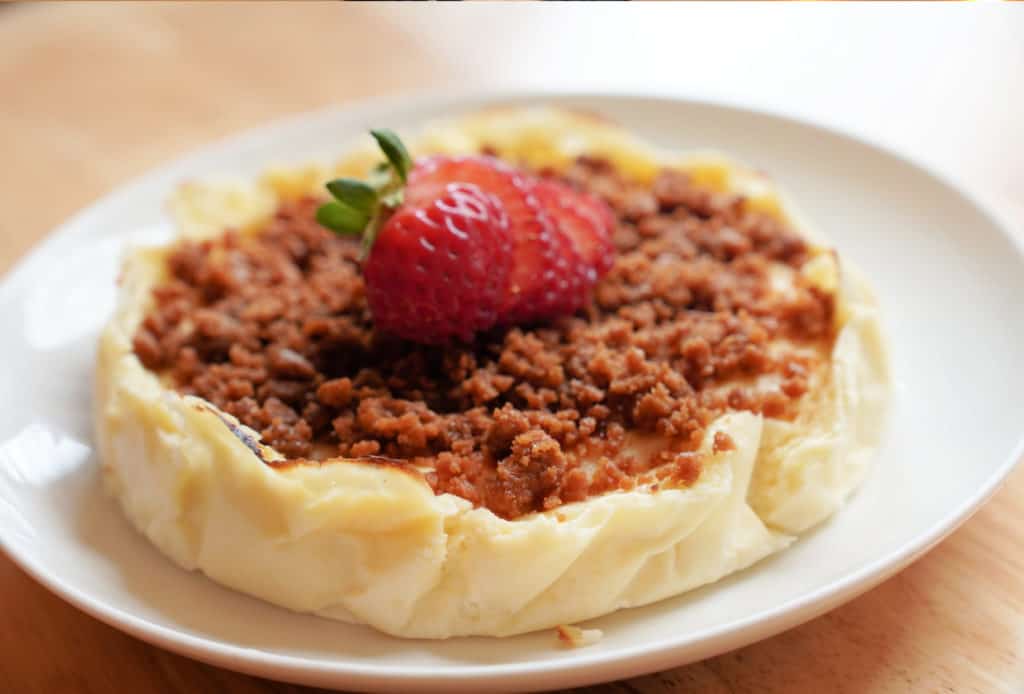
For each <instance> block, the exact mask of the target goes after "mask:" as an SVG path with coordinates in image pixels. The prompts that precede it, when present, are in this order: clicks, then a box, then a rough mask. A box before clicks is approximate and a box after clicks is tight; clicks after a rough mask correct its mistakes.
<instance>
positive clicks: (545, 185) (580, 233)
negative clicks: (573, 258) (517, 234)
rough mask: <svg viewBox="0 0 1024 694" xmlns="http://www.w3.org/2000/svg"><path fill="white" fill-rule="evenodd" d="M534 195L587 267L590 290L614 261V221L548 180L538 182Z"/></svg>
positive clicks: (586, 198) (604, 209) (595, 202)
mask: <svg viewBox="0 0 1024 694" xmlns="http://www.w3.org/2000/svg"><path fill="white" fill-rule="evenodd" d="M534 194H535V195H536V196H537V199H538V200H540V203H541V206H542V207H543V208H544V211H545V212H547V213H548V215H549V216H550V217H551V218H552V219H554V220H555V224H557V226H558V228H559V230H560V231H561V232H562V233H563V234H565V235H567V236H568V237H569V238H570V239H572V241H573V243H575V245H576V251H577V252H578V253H579V254H580V257H581V258H582V260H583V262H584V263H586V264H587V265H588V266H589V269H590V273H589V275H588V280H589V284H590V285H591V286H592V285H593V283H594V282H596V281H597V278H598V277H600V276H601V275H603V274H604V273H606V272H608V270H610V269H611V267H612V263H613V262H614V261H615V247H614V246H613V245H612V226H613V225H614V223H615V217H614V215H613V214H612V211H611V209H609V207H608V205H607V204H605V203H604V202H603V201H602V200H599V199H597V198H595V197H593V196H592V195H589V194H587V193H584V192H581V191H577V190H574V189H573V188H570V187H569V186H567V185H565V184H563V183H559V182H557V181H552V180H550V179H543V180H540V181H538V182H537V184H536V186H535V187H534Z"/></svg>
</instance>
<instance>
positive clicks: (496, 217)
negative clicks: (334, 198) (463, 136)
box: [363, 183, 512, 343]
mask: <svg viewBox="0 0 1024 694" xmlns="http://www.w3.org/2000/svg"><path fill="white" fill-rule="evenodd" d="M511 256H512V244H511V241H510V236H509V228H508V221H507V218H506V217H505V214H504V212H503V211H502V210H501V208H500V207H499V206H498V205H497V204H496V202H495V201H494V199H493V198H491V197H490V196H489V195H487V194H486V193H484V192H483V191H482V190H480V188H478V187H477V186H475V185H472V184H469V183H450V184H448V186H447V187H446V188H445V189H444V191H443V192H442V193H441V194H440V195H439V196H438V197H436V198H434V199H433V200H431V201H429V202H428V203H426V204H424V205H422V206H411V205H403V206H401V207H399V208H398V209H397V210H396V211H395V212H394V214H392V215H391V217H390V218H389V219H388V220H387V222H385V223H384V225H383V227H382V228H381V230H380V232H379V233H378V234H377V239H376V241H375V242H374V244H373V250H372V252H371V253H370V255H369V257H368V258H367V259H366V262H365V263H364V265H363V276H364V278H365V280H366V298H367V301H368V302H369V304H370V310H371V311H372V312H373V320H374V323H375V324H376V326H377V327H378V328H379V329H381V330H383V331H386V332H390V333H393V334H395V335H398V336H399V337H404V338H406V339H408V340H415V341H417V342H426V343H441V342H446V341H448V340H449V339H451V338H453V337H458V338H461V339H463V340H467V341H468V340H470V339H471V338H472V337H473V334H474V333H476V332H477V331H480V330H486V329H487V328H490V327H491V326H493V325H494V324H495V323H496V322H497V320H498V311H499V310H500V309H501V307H502V303H503V301H504V299H505V294H506V287H507V285H508V275H509V268H510V266H511Z"/></svg>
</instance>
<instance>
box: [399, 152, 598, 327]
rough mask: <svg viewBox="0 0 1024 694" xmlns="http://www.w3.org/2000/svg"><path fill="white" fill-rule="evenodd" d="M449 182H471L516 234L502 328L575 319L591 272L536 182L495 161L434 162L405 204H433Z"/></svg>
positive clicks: (416, 179) (419, 174) (418, 176)
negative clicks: (501, 211) (558, 225)
mask: <svg viewBox="0 0 1024 694" xmlns="http://www.w3.org/2000/svg"><path fill="white" fill-rule="evenodd" d="M449 181H471V182H473V183H475V184H477V185H478V186H480V187H481V188H483V189H484V190H486V191H487V192H488V193H490V194H492V195H494V196H495V197H496V198H497V199H498V200H499V201H500V202H501V203H502V205H503V206H504V208H505V212H506V213H507V214H508V217H509V227H510V228H511V230H512V242H513V257H512V272H511V276H510V279H509V286H508V297H507V300H506V302H505V305H504V307H503V308H502V316H501V318H500V322H502V323H515V322H522V321H530V320H537V319H541V318H550V317H553V316H557V315H562V314H566V313H572V312H573V311H575V310H576V309H577V308H579V307H580V306H581V305H582V304H583V301H584V300H585V298H586V293H585V289H584V287H583V283H584V278H585V277H586V275H587V268H586V266H585V264H584V263H583V262H582V259H581V258H580V256H579V254H578V253H577V252H576V249H575V247H574V246H573V244H572V243H571V242H567V239H566V238H565V237H564V236H563V235H562V234H560V233H558V230H557V228H556V227H555V225H554V222H553V220H552V219H551V217H550V216H548V214H546V213H545V211H544V210H543V208H542V206H541V204H540V202H539V200H538V199H537V197H536V195H535V188H534V186H535V182H534V181H533V179H532V178H530V177H528V176H525V175H523V174H522V173H520V172H519V171H516V170H515V169H513V168H512V167H510V166H509V165H507V164H505V163H504V162H502V161H500V160H497V159H494V158H493V157H431V158H429V159H426V160H423V161H421V162H418V163H417V165H416V167H415V168H414V169H413V171H412V173H411V174H410V176H409V187H408V189H407V191H406V200H407V202H409V203H411V204H416V203H417V202H420V201H423V200H429V199H431V198H432V197H433V196H435V195H437V192H438V191H439V190H441V189H442V187H443V186H444V185H445V184H446V183H447V182H449Z"/></svg>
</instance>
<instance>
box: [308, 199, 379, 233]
mask: <svg viewBox="0 0 1024 694" xmlns="http://www.w3.org/2000/svg"><path fill="white" fill-rule="evenodd" d="M316 221H318V222H319V223H320V224H321V225H322V226H325V227H327V228H328V229H330V230H331V231H333V232H335V233H338V234H349V235H354V236H355V235H359V234H361V233H363V229H365V228H366V223H367V222H369V221H370V215H368V214H366V213H365V212H361V211H359V210H356V209H353V208H351V207H349V206H348V205H346V204H344V203H341V202H337V201H331V202H327V203H324V204H323V205H321V206H320V207H319V208H318V209H317V211H316Z"/></svg>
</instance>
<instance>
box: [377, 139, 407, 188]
mask: <svg viewBox="0 0 1024 694" xmlns="http://www.w3.org/2000/svg"><path fill="white" fill-rule="evenodd" d="M370 134H371V135H373V139H374V140H376V141H377V145H378V146H379V147H380V148H381V151H383V152H384V156H386V157H387V158H388V161H389V162H391V166H393V167H394V169H395V172H396V173H397V174H398V178H399V179H400V180H401V181H402V183H405V182H406V179H407V177H408V176H409V170H410V169H412V157H410V156H409V152H408V150H406V149H405V145H403V144H402V141H401V140H400V139H399V138H398V135H396V134H395V133H394V132H393V131H391V130H387V129H384V128H382V129H380V130H371V131H370Z"/></svg>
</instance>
